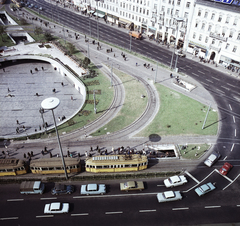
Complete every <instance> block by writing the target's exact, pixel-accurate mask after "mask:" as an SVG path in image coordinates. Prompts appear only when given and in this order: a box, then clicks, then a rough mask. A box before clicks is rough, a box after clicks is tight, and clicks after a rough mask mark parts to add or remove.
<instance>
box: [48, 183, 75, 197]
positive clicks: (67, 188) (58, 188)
mask: <svg viewBox="0 0 240 226" xmlns="http://www.w3.org/2000/svg"><path fill="white" fill-rule="evenodd" d="M73 192H74V186H73V185H64V184H55V186H54V188H53V189H52V191H51V193H52V195H64V194H72V193H73Z"/></svg>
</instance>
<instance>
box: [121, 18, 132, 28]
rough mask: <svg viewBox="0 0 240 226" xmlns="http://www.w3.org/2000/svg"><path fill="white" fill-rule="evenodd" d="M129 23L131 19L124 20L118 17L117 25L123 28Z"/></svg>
mask: <svg viewBox="0 0 240 226" xmlns="http://www.w3.org/2000/svg"><path fill="white" fill-rule="evenodd" d="M131 23H132V22H131V21H129V20H125V19H122V18H119V20H118V26H119V27H123V28H129V26H130V25H131Z"/></svg>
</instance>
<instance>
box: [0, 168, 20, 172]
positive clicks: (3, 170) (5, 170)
mask: <svg viewBox="0 0 240 226" xmlns="http://www.w3.org/2000/svg"><path fill="white" fill-rule="evenodd" d="M20 170H25V168H24V167H19V168H15V169H0V172H15V171H20Z"/></svg>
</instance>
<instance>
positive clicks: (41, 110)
mask: <svg viewBox="0 0 240 226" xmlns="http://www.w3.org/2000/svg"><path fill="white" fill-rule="evenodd" d="M39 113H40V114H41V116H42V120H43V127H44V129H45V133H46V134H47V130H46V125H45V122H44V118H43V113H44V109H43V108H40V109H39Z"/></svg>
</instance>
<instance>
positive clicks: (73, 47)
mask: <svg viewBox="0 0 240 226" xmlns="http://www.w3.org/2000/svg"><path fill="white" fill-rule="evenodd" d="M67 48H68V51H69V54H70V55H72V54H73V53H74V52H75V50H76V49H75V46H74V45H73V44H72V43H68V44H67Z"/></svg>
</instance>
